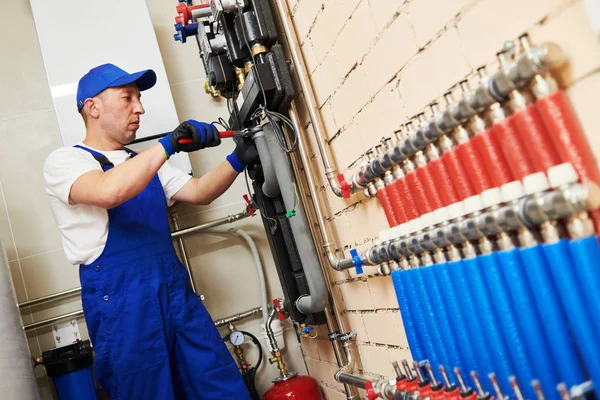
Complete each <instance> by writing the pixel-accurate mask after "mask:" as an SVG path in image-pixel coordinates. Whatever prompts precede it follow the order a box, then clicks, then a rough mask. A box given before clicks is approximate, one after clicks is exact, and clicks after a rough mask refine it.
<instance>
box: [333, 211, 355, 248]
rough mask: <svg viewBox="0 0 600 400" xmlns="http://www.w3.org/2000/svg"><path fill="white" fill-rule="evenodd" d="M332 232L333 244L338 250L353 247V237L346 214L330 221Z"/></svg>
mask: <svg viewBox="0 0 600 400" xmlns="http://www.w3.org/2000/svg"><path fill="white" fill-rule="evenodd" d="M331 225H332V228H333V229H332V231H333V235H334V238H335V243H336V245H337V247H338V248H346V247H353V246H354V243H355V241H354V236H353V235H352V229H351V228H350V221H348V217H347V215H346V213H342V214H341V215H339V216H336V217H335V218H334V219H333V220H332V221H331Z"/></svg>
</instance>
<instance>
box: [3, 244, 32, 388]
mask: <svg viewBox="0 0 600 400" xmlns="http://www.w3.org/2000/svg"><path fill="white" fill-rule="evenodd" d="M14 290H15V289H14V285H13V280H12V275H11V273H10V267H9V265H8V258H7V257H6V252H5V250H4V246H3V245H2V242H1V241H0V343H1V347H2V350H1V351H0V393H1V394H0V397H1V398H3V399H19V400H39V399H40V394H39V390H38V386H37V380H36V378H35V374H34V373H33V364H32V362H31V355H30V353H29V347H28V346H27V339H26V337H25V332H23V328H22V326H23V322H22V321H21V314H20V313H19V306H18V305H17V296H16V295H15V291H14Z"/></svg>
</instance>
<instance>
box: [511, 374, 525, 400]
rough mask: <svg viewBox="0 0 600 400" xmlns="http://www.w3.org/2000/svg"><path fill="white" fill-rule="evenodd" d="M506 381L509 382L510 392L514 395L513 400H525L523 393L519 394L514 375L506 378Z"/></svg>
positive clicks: (519, 390) (519, 389)
mask: <svg viewBox="0 0 600 400" xmlns="http://www.w3.org/2000/svg"><path fill="white" fill-rule="evenodd" d="M508 381H509V382H510V386H511V387H512V390H513V392H514V393H515V399H517V400H525V398H524V397H523V393H521V388H520V387H519V382H517V378H516V377H515V376H514V375H511V376H509V377H508Z"/></svg>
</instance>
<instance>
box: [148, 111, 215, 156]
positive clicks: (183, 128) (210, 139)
mask: <svg viewBox="0 0 600 400" xmlns="http://www.w3.org/2000/svg"><path fill="white" fill-rule="evenodd" d="M158 142H159V143H160V144H162V146H163V147H164V148H165V153H167V157H170V156H172V155H173V154H175V153H178V152H180V151H184V152H186V153H189V152H191V151H196V150H200V149H203V148H205V147H215V146H218V145H219V144H221V137H220V136H219V131H218V130H217V128H216V127H215V126H214V125H212V124H207V123H206V122H198V121H194V120H193V119H190V120H187V121H184V122H182V123H181V124H180V125H179V126H178V127H177V128H175V130H174V131H173V132H171V133H169V134H168V135H166V136H164V137H162V138H160V139H159V140H158Z"/></svg>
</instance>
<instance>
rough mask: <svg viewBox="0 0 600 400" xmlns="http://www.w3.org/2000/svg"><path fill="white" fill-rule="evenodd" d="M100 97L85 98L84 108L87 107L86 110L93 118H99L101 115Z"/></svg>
mask: <svg viewBox="0 0 600 400" xmlns="http://www.w3.org/2000/svg"><path fill="white" fill-rule="evenodd" d="M97 102H98V99H96V98H92V99H89V98H88V99H85V102H84V103H83V108H84V109H85V112H86V113H87V115H88V116H90V117H91V118H94V119H96V118H98V117H99V116H100V110H99V109H98V103H97Z"/></svg>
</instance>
